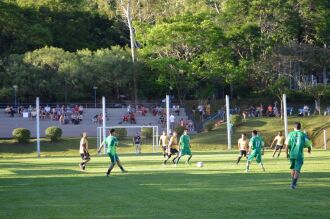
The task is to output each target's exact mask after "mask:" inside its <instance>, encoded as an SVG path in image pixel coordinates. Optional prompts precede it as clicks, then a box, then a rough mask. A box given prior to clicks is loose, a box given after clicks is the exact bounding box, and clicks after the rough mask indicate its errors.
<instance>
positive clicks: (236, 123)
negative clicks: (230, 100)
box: [230, 115, 242, 127]
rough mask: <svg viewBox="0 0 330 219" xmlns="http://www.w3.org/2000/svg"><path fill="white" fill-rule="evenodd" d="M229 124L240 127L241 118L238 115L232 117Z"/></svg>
mask: <svg viewBox="0 0 330 219" xmlns="http://www.w3.org/2000/svg"><path fill="white" fill-rule="evenodd" d="M230 123H231V124H232V125H233V126H234V127H237V126H240V125H241V124H242V117H241V116H240V115H232V116H231V117H230Z"/></svg>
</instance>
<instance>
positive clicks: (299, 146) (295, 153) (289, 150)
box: [285, 122, 312, 189]
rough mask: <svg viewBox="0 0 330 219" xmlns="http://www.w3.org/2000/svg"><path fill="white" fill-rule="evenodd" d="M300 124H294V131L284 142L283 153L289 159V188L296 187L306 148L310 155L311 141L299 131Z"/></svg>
mask: <svg viewBox="0 0 330 219" xmlns="http://www.w3.org/2000/svg"><path fill="white" fill-rule="evenodd" d="M300 129H301V124H300V123H299V122H296V123H295V126H294V131H292V132H290V133H289V135H288V138H287V139H286V141H285V146H286V147H285V151H286V156H287V158H290V163H291V166H290V169H291V177H292V182H291V188H292V189H295V188H296V187H297V181H298V179H299V174H300V170H301V167H302V165H303V163H304V148H306V147H307V148H308V153H309V154H310V153H311V146H312V144H311V141H310V140H309V139H308V138H307V135H306V134H305V133H304V132H302V131H300Z"/></svg>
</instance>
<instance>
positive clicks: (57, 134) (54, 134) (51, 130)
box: [45, 126, 62, 141]
mask: <svg viewBox="0 0 330 219" xmlns="http://www.w3.org/2000/svg"><path fill="white" fill-rule="evenodd" d="M45 135H46V138H48V139H50V140H51V141H58V140H60V139H61V137H62V129H61V128H59V127H57V126H50V127H48V128H47V129H46V130H45Z"/></svg>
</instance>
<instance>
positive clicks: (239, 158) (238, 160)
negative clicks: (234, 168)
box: [236, 156, 242, 165]
mask: <svg viewBox="0 0 330 219" xmlns="http://www.w3.org/2000/svg"><path fill="white" fill-rule="evenodd" d="M241 158H242V157H241V156H239V157H238V158H237V162H236V164H237V165H238V163H239V162H240V160H241Z"/></svg>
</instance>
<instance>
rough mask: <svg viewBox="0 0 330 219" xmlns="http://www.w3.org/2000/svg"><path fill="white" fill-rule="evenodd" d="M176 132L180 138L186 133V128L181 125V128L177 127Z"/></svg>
mask: <svg viewBox="0 0 330 219" xmlns="http://www.w3.org/2000/svg"><path fill="white" fill-rule="evenodd" d="M174 131H176V133H177V134H178V136H180V135H182V134H183V132H184V127H182V126H180V125H179V126H177V127H175V128H174Z"/></svg>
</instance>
